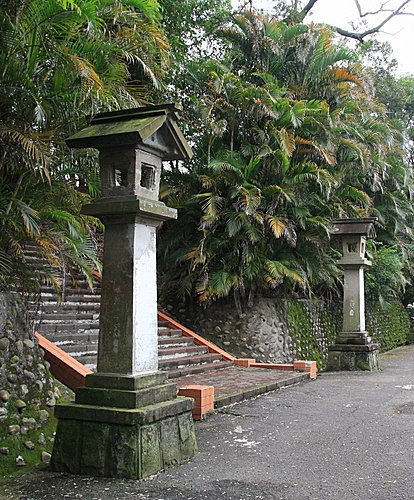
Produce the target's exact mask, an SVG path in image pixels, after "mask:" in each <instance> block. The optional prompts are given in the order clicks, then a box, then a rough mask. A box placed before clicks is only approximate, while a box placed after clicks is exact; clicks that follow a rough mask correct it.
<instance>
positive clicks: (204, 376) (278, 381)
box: [171, 366, 309, 408]
mask: <svg viewBox="0 0 414 500" xmlns="http://www.w3.org/2000/svg"><path fill="white" fill-rule="evenodd" d="M308 378H309V375H308V374H307V373H298V372H293V371H292V372H291V371H282V370H270V369H268V368H240V367H238V366H231V367H229V368H223V369H222V370H211V371H209V372H204V373H199V374H197V375H187V376H185V377H179V378H174V379H172V380H171V382H173V383H174V384H176V385H177V387H185V386H187V385H193V384H196V385H198V384H200V385H213V386H214V406H215V408H221V407H222V406H227V405H230V404H233V403H238V402H240V401H243V400H244V399H249V398H251V397H254V396H258V395H259V394H263V393H265V392H269V391H274V390H275V389H281V388H283V387H287V386H288V385H292V384H297V383H299V382H302V381H304V380H307V379H308Z"/></svg>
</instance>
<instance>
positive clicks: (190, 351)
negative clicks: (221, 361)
mask: <svg viewBox="0 0 414 500" xmlns="http://www.w3.org/2000/svg"><path fill="white" fill-rule="evenodd" d="M207 353H208V349H207V347H204V346H198V345H196V346H190V347H189V346H184V347H166V348H163V347H161V349H158V359H160V360H161V359H162V360H164V359H167V358H168V359H176V358H184V357H189V356H194V355H198V354H200V355H201V354H207Z"/></svg>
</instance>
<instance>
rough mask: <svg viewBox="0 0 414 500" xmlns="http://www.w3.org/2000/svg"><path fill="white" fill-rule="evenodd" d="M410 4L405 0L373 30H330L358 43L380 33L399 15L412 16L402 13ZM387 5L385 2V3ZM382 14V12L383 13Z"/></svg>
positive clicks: (334, 27) (336, 28)
mask: <svg viewBox="0 0 414 500" xmlns="http://www.w3.org/2000/svg"><path fill="white" fill-rule="evenodd" d="M355 2H356V3H357V4H358V0H355ZM410 2H411V0H405V1H404V2H402V3H401V5H400V6H399V7H397V8H396V9H395V10H393V11H390V14H389V15H388V16H387V17H386V18H385V19H383V20H382V21H381V22H380V23H379V24H377V25H376V26H374V27H373V28H370V29H367V30H365V31H361V32H359V31H348V30H345V29H342V28H339V27H338V26H332V28H333V29H334V30H335V31H336V32H337V33H339V34H340V35H342V36H345V37H347V38H354V39H355V40H358V41H360V42H363V41H364V38H366V37H367V36H369V35H373V34H374V33H378V32H379V31H381V29H382V28H383V27H384V26H385V25H386V24H387V23H388V21H390V20H391V19H392V18H393V17H396V16H401V15H413V14H411V13H410V12H404V9H405V7H406V6H407V5H408V4H409V3H410ZM386 3H387V2H386ZM383 12H384V11H383Z"/></svg>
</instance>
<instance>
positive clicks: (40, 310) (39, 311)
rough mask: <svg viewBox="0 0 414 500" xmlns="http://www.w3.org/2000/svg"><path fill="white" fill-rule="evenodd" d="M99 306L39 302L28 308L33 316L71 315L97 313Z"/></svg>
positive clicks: (93, 304)
mask: <svg viewBox="0 0 414 500" xmlns="http://www.w3.org/2000/svg"><path fill="white" fill-rule="evenodd" d="M99 309H100V305H99V304H98V303H95V302H92V303H86V304H84V303H82V302H61V303H58V302H41V303H39V304H32V305H31V306H30V308H29V310H30V312H31V314H33V315H43V314H71V313H89V314H96V313H99Z"/></svg>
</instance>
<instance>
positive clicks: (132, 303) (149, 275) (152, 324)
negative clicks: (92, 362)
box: [97, 217, 158, 375]
mask: <svg viewBox="0 0 414 500" xmlns="http://www.w3.org/2000/svg"><path fill="white" fill-rule="evenodd" d="M105 223H106V229H105V245H104V264H103V276H102V296H101V311H102V312H101V317H100V333H99V351H98V365H97V371H98V373H118V374H123V375H137V374H143V373H150V372H154V371H156V370H157V369H158V335H157V284H156V248H155V247H156V235H155V231H156V228H155V227H154V225H148V224H145V223H144V222H143V221H142V220H138V218H132V219H131V221H129V222H122V221H119V220H116V219H113V218H109V217H108V218H107V220H106V221H105Z"/></svg>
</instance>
